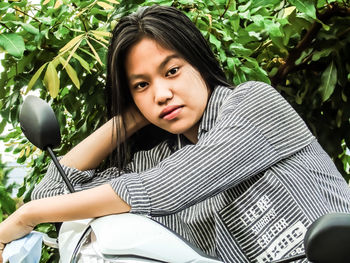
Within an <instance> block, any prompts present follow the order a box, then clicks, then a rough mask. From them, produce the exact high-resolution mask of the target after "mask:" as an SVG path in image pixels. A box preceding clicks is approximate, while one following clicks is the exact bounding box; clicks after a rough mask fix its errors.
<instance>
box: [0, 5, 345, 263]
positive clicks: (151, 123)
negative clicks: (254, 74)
mask: <svg viewBox="0 0 350 263" xmlns="http://www.w3.org/2000/svg"><path fill="white" fill-rule="evenodd" d="M107 83H108V84H107V92H108V96H107V98H108V101H107V105H108V107H109V109H110V114H111V116H113V117H112V118H111V120H110V121H108V122H107V123H106V124H105V125H103V126H102V127H101V128H99V129H98V130H97V131H95V132H94V133H93V134H91V135H90V136H89V137H88V138H86V139H85V140H84V141H82V142H81V143H80V144H78V145H77V146H76V147H75V148H73V149H72V150H71V151H70V152H69V153H68V154H67V155H65V156H64V157H63V158H62V159H61V161H60V162H61V164H62V165H63V166H64V169H65V171H66V172H67V173H68V176H69V178H70V179H71V181H72V182H73V184H74V187H75V188H76V189H77V190H82V191H79V192H76V193H74V194H65V195H63V194H64V193H66V192H67V191H65V190H64V189H65V186H64V183H63V181H62V180H61V178H60V176H59V174H58V172H57V170H56V168H55V167H54V166H53V165H52V164H51V165H50V167H49V168H48V172H47V175H46V176H45V177H44V178H43V180H42V181H41V182H40V184H39V185H38V186H37V187H36V189H35V190H34V192H33V195H32V197H33V199H35V200H34V201H31V202H29V203H26V204H25V205H24V206H22V207H21V208H20V209H18V210H17V211H16V212H15V213H14V214H13V215H11V216H10V217H9V218H8V219H7V220H6V221H4V222H3V223H1V224H0V242H1V245H2V246H4V245H5V244H6V243H8V242H10V241H11V240H13V239H16V238H18V237H21V236H23V235H25V234H26V233H28V232H29V231H31V230H32V228H33V227H34V226H35V225H36V224H39V223H43V222H55V221H65V220H74V219H80V218H89V217H97V216H104V215H108V214H115V213H125V212H131V213H138V214H144V215H149V216H151V217H152V218H153V219H154V220H156V221H158V222H160V223H162V224H164V225H165V226H167V227H168V228H170V229H172V230H174V231H175V232H177V233H179V234H180V235H182V236H183V237H184V238H185V239H187V240H188V241H190V242H191V243H193V244H194V245H196V246H197V247H199V248H200V249H201V250H202V251H204V252H205V253H207V254H209V255H212V256H214V257H217V258H219V259H221V260H222V261H224V262H251V261H254V260H255V261H256V262H268V261H270V260H272V259H275V258H280V257H282V256H288V255H291V254H294V253H295V252H299V251H302V250H303V243H302V240H303V236H304V234H305V231H306V229H307V227H308V226H309V225H310V223H312V222H313V221H314V220H315V219H317V218H318V217H320V216H321V215H323V214H326V213H329V212H333V211H341V212H347V213H348V212H350V190H349V188H348V186H347V184H346V182H345V181H344V179H343V178H342V176H341V175H340V174H339V172H338V171H337V170H336V168H335V166H334V164H333V163H332V161H331V159H330V158H329V156H328V155H327V154H326V153H325V152H324V151H323V149H322V148H321V146H320V145H319V144H318V142H317V141H316V139H315V138H314V137H313V136H312V134H311V133H310V131H309V130H308V129H307V127H306V125H305V124H304V122H303V121H302V120H301V119H300V117H299V116H298V115H297V113H296V112H295V111H294V110H293V109H292V108H291V106H290V105H289V104H288V103H287V102H286V101H285V100H284V99H283V98H282V97H281V96H280V95H279V94H278V92H276V91H275V90H274V89H273V88H272V87H270V86H269V85H267V84H264V83H259V82H247V83H243V84H241V85H239V86H237V87H235V88H230V87H229V85H228V83H227V81H226V79H225V75H224V73H223V71H222V70H221V69H220V67H219V64H218V62H217V61H216V60H215V57H214V55H213V53H212V52H211V51H210V48H209V46H208V44H207V43H206V41H205V39H204V38H203V37H202V35H201V34H200V32H199V31H198V30H197V29H196V28H195V26H194V25H193V23H192V22H191V21H190V20H189V19H188V18H187V17H186V16H185V15H184V14H182V13H181V12H179V11H178V10H176V9H174V8H171V7H161V6H152V7H147V8H142V9H140V10H139V11H138V12H136V13H134V14H132V15H130V16H127V17H124V18H123V19H121V20H120V22H119V24H118V25H117V26H116V28H115V29H114V31H113V38H112V40H111V44H110V48H109V54H108V80H107ZM145 141H146V143H145ZM115 149H116V152H117V157H118V158H117V166H118V167H111V168H109V169H107V170H105V171H102V172H97V171H95V170H94V169H95V168H96V167H98V166H99V164H100V163H101V162H102V161H103V160H104V159H105V158H106V157H107V156H108V155H110V154H111V153H112V152H113V151H114V150H115Z"/></svg>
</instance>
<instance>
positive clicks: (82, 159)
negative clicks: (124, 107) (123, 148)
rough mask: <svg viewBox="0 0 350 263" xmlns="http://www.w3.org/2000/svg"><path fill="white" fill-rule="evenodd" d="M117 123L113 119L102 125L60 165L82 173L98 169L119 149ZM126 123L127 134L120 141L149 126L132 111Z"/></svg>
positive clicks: (125, 120) (126, 118)
mask: <svg viewBox="0 0 350 263" xmlns="http://www.w3.org/2000/svg"><path fill="white" fill-rule="evenodd" d="M135 116H136V117H135ZM115 118H117V117H115ZM115 121H116V120H115ZM115 121H113V118H112V119H110V120H109V121H108V122H106V123H105V124H104V125H102V126H101V127H100V128H99V129H97V130H96V131H95V132H94V133H92V134H91V135H90V136H88V137H87V138H86V139H84V140H83V141H82V142H80V143H79V144H78V145H77V146H75V147H74V148H73V149H72V150H70V151H69V152H68V153H67V154H66V155H65V156H64V157H63V158H62V159H61V160H60V163H61V164H64V165H65V166H68V167H73V168H76V169H78V170H81V171H85V170H89V169H94V168H96V167H97V166H98V165H99V164H100V163H101V162H102V161H103V160H104V159H105V158H106V157H107V156H108V155H109V154H110V153H111V152H112V151H113V150H114V149H115V148H116V147H117V141H118V140H117V137H116V136H117V132H116V125H115ZM124 122H125V130H126V134H121V135H120V136H121V137H122V138H118V139H119V141H124V140H125V139H126V138H128V137H130V136H131V135H132V134H134V133H135V132H136V131H137V130H139V129H141V128H142V127H143V126H145V125H146V124H147V122H146V120H145V119H144V118H143V116H141V115H137V114H135V113H133V112H132V111H130V112H128V113H127V114H126V115H125V116H124Z"/></svg>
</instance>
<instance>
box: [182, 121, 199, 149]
mask: <svg viewBox="0 0 350 263" xmlns="http://www.w3.org/2000/svg"><path fill="white" fill-rule="evenodd" d="M198 128H199V123H197V124H196V125H194V126H193V127H191V128H190V129H189V130H187V131H185V132H184V133H183V135H184V136H185V137H186V138H187V139H188V140H189V141H190V142H192V143H193V144H196V143H197V142H198Z"/></svg>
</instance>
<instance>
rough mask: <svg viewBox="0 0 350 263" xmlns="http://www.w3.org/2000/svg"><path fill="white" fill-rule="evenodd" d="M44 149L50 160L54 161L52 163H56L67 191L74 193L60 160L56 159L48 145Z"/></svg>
mask: <svg viewBox="0 0 350 263" xmlns="http://www.w3.org/2000/svg"><path fill="white" fill-rule="evenodd" d="M46 150H47V151H48V152H49V154H50V157H51V159H52V161H53V162H54V164H55V165H56V168H57V169H58V172H59V173H60V174H61V176H62V178H63V181H64V182H65V183H66V185H67V187H68V190H69V192H71V193H74V192H75V191H74V188H73V185H72V184H71V182H70V181H69V179H68V177H67V175H66V174H65V172H64V171H63V168H62V166H61V164H60V162H59V161H58V159H57V157H56V155H55V154H54V152H53V151H52V149H51V147H49V146H48V147H46Z"/></svg>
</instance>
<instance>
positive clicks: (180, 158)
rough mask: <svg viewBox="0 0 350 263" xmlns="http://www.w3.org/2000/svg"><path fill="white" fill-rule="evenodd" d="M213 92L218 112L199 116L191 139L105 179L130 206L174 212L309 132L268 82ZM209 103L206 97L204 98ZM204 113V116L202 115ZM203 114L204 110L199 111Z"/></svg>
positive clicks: (287, 151)
mask: <svg viewBox="0 0 350 263" xmlns="http://www.w3.org/2000/svg"><path fill="white" fill-rule="evenodd" d="M226 93H230V94H229V95H228V96H224V95H223V94H218V95H215V92H214V93H213V95H212V96H219V97H221V98H222V96H224V98H225V99H224V100H221V102H222V105H219V106H220V108H218V105H217V104H214V105H208V107H209V108H210V107H212V108H215V107H216V108H218V110H217V112H218V116H216V117H215V119H212V118H211V117H210V116H211V115H212V114H213V111H211V112H210V115H208V116H209V118H207V119H204V120H203V121H202V124H201V125H204V126H202V128H204V129H205V130H206V131H207V132H203V133H202V134H201V136H200V138H199V140H198V143H197V144H195V145H187V146H186V147H184V148H182V149H181V150H179V151H177V152H175V153H174V154H173V155H172V156H170V157H168V158H166V159H164V160H163V161H161V162H160V163H159V164H158V165H157V166H156V167H154V168H152V169H150V170H148V171H145V172H141V173H133V174H128V175H125V176H123V175H122V176H121V177H118V178H116V179H114V180H112V181H111V185H112V187H113V189H115V191H116V192H117V194H118V195H119V196H120V197H121V198H122V199H123V200H125V201H127V202H128V203H129V204H130V206H131V212H134V213H144V214H151V215H153V216H160V215H167V214H170V213H176V212H178V211H180V210H182V209H185V208H187V207H189V206H191V205H193V204H196V203H198V202H201V201H203V200H205V199H206V198H208V197H211V196H214V195H216V194H218V193H220V192H223V191H225V190H227V189H229V188H232V187H234V186H236V185H238V184H240V183H242V182H243V181H245V180H247V179H249V178H251V177H253V176H255V175H257V174H260V173H262V172H264V171H265V170H266V169H268V168H270V167H271V166H272V165H274V164H276V163H277V162H278V161H280V160H282V159H284V158H287V157H288V156H290V155H292V154H294V153H295V152H297V151H299V150H300V149H302V148H303V147H305V146H307V145H308V144H310V143H311V142H312V140H313V139H314V137H313V136H312V134H311V133H310V131H309V130H308V129H307V127H306V125H305V123H304V122H303V121H302V120H301V118H300V117H299V116H298V115H297V113H296V112H295V111H294V110H293V109H292V107H291V106H290V105H289V104H288V103H287V102H286V101H285V100H284V99H283V98H282V97H281V96H280V95H279V94H278V92H277V91H276V90H274V89H273V88H272V87H270V86H268V85H266V84H264V83H257V82H249V83H245V84H244V85H242V86H240V87H237V88H236V90H235V91H234V92H230V91H228V92H226ZM209 103H210V102H209ZM208 116H207V117H208ZM203 118H205V115H204V116H203Z"/></svg>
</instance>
